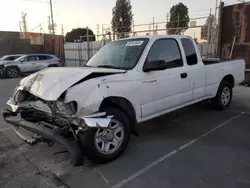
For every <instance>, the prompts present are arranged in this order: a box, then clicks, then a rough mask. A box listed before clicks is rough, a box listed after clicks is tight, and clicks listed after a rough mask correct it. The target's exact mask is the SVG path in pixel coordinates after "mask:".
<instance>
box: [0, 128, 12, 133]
mask: <svg viewBox="0 0 250 188" xmlns="http://www.w3.org/2000/svg"><path fill="white" fill-rule="evenodd" d="M10 129H13V128H12V127H8V128H5V129H0V132H4V131H7V130H10Z"/></svg>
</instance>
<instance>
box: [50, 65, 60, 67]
mask: <svg viewBox="0 0 250 188" xmlns="http://www.w3.org/2000/svg"><path fill="white" fill-rule="evenodd" d="M48 67H58V65H49V66H48Z"/></svg>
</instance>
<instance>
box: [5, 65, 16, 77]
mask: <svg viewBox="0 0 250 188" xmlns="http://www.w3.org/2000/svg"><path fill="white" fill-rule="evenodd" d="M5 75H6V77H7V78H17V77H18V76H19V69H18V68H17V67H7V68H6V70H5Z"/></svg>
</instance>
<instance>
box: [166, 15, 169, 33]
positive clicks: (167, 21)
mask: <svg viewBox="0 0 250 188" xmlns="http://www.w3.org/2000/svg"><path fill="white" fill-rule="evenodd" d="M168 19H169V13H167V22H166V35H167V34H168Z"/></svg>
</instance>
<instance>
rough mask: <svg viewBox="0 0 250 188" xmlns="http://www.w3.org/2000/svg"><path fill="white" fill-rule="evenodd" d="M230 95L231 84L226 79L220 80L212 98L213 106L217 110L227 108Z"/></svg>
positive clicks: (231, 92) (229, 102)
mask: <svg viewBox="0 0 250 188" xmlns="http://www.w3.org/2000/svg"><path fill="white" fill-rule="evenodd" d="M232 96H233V90H232V85H231V84H230V83H228V82H227V81H224V80H222V82H221V84H220V86H219V89H218V92H217V95H216V96H215V98H213V99H212V105H213V107H214V108H215V109H217V110H225V109H227V108H228V107H229V106H230V104H231V100H232Z"/></svg>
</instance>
